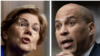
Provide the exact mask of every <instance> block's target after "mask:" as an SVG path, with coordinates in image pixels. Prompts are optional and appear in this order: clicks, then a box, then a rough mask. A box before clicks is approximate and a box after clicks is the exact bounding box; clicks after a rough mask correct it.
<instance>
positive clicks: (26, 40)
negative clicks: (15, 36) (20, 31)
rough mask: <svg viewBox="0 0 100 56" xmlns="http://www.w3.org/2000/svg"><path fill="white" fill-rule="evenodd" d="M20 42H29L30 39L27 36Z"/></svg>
mask: <svg viewBox="0 0 100 56" xmlns="http://www.w3.org/2000/svg"><path fill="white" fill-rule="evenodd" d="M22 42H23V43H25V44H27V43H29V42H30V39H29V38H27V37H25V38H22Z"/></svg>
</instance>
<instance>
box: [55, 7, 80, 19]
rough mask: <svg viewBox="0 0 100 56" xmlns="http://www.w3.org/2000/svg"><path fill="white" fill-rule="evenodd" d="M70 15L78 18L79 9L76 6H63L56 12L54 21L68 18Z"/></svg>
mask: <svg viewBox="0 0 100 56" xmlns="http://www.w3.org/2000/svg"><path fill="white" fill-rule="evenodd" d="M70 15H73V16H76V17H78V16H80V8H79V7H78V6H72V5H71V6H67V5H65V6H63V7H61V8H60V9H59V10H58V12H57V14H56V18H55V20H56V19H61V18H64V17H67V16H70Z"/></svg>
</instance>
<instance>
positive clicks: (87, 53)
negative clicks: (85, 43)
mask: <svg viewBox="0 0 100 56" xmlns="http://www.w3.org/2000/svg"><path fill="white" fill-rule="evenodd" d="M94 44H95V43H94ZM94 44H93V45H92V46H91V47H90V48H89V49H88V51H87V52H85V53H84V54H83V55H82V56H89V54H90V52H91V50H92V49H93V46H94Z"/></svg>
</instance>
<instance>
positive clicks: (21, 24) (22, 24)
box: [20, 23, 28, 26]
mask: <svg viewBox="0 0 100 56" xmlns="http://www.w3.org/2000/svg"><path fill="white" fill-rule="evenodd" d="M20 26H28V24H27V23H20Z"/></svg>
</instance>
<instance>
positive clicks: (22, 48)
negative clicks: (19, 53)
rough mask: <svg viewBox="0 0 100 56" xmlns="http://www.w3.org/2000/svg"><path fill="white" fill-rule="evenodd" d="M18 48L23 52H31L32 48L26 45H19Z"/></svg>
mask: <svg viewBox="0 0 100 56" xmlns="http://www.w3.org/2000/svg"><path fill="white" fill-rule="evenodd" d="M19 48H20V49H21V50H23V51H25V52H29V51H32V48H31V47H30V46H28V45H20V46H19Z"/></svg>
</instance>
